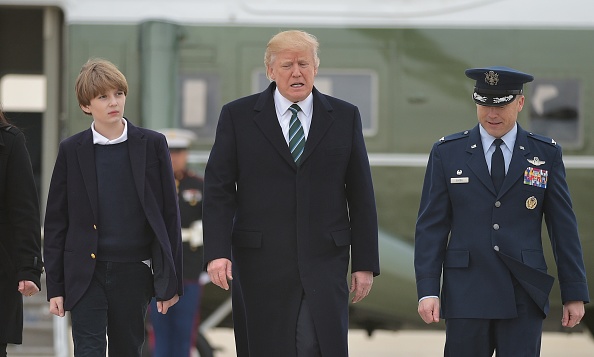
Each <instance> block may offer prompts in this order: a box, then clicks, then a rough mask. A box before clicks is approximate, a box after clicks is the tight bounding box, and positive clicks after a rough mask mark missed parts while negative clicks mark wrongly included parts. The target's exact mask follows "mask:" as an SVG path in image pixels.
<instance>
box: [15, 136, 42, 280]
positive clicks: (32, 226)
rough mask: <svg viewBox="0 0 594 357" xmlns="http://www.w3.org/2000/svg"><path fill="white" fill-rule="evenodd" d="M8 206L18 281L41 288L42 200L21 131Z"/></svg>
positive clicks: (16, 138)
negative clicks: (15, 251) (14, 243)
mask: <svg viewBox="0 0 594 357" xmlns="http://www.w3.org/2000/svg"><path fill="white" fill-rule="evenodd" d="M6 174H7V181H6V183H7V185H6V201H7V202H6V204H7V207H8V208H9V215H10V222H11V223H12V227H13V229H14V232H13V233H14V238H15V239H16V247H17V254H18V257H16V259H17V265H18V266H17V281H21V280H30V281H32V282H34V283H35V284H36V285H37V287H38V288H40V289H41V283H40V275H41V271H42V267H43V263H42V260H41V226H40V217H39V198H38V197H37V188H36V186H35V181H34V179H33V169H32V167H31V160H30V158H29V153H28V151H27V148H26V146H25V136H24V135H23V133H21V132H19V133H18V134H17V135H16V137H15V141H14V145H13V147H12V152H11V154H10V155H9V157H8V165H7V170H6Z"/></svg>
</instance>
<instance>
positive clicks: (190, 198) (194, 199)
mask: <svg viewBox="0 0 594 357" xmlns="http://www.w3.org/2000/svg"><path fill="white" fill-rule="evenodd" d="M182 197H183V199H184V201H186V202H188V204H189V205H190V206H196V204H198V202H200V201H202V191H200V190H196V189H189V190H183V191H182Z"/></svg>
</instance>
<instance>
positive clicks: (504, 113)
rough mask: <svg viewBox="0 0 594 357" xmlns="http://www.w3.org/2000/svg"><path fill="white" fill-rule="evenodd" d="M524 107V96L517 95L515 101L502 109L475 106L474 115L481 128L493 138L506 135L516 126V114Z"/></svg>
mask: <svg viewBox="0 0 594 357" xmlns="http://www.w3.org/2000/svg"><path fill="white" fill-rule="evenodd" d="M523 107H524V96H523V95H518V96H517V97H516V99H515V100H514V101H513V102H511V103H509V104H507V105H504V106H502V107H487V106H484V105H479V104H477V105H476V114H477V117H478V121H479V123H480V124H481V126H482V127H483V128H484V129H485V130H486V131H487V133H489V135H491V136H493V137H495V138H501V137H502V136H503V135H505V134H507V133H508V132H509V131H510V130H511V129H512V128H513V127H514V125H515V124H516V120H518V113H520V112H521V111H522V108H523Z"/></svg>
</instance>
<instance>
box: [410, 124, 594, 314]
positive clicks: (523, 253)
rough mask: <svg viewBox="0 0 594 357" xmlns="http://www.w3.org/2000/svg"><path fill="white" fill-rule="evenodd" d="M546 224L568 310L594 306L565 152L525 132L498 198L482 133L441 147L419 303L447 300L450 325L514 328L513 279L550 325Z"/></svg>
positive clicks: (421, 233)
mask: <svg viewBox="0 0 594 357" xmlns="http://www.w3.org/2000/svg"><path fill="white" fill-rule="evenodd" d="M543 216H544V219H545V221H546V226H547V229H548V233H549V237H550V240H551V245H552V249H553V253H554V256H555V260H556V265H557V276H558V279H559V285H560V288H561V298H562V301H563V303H565V302H567V301H585V302H587V301H588V300H589V297H588V286H587V283H586V273H585V268H584V261H583V257H582V250H581V244H580V239H579V236H578V231H577V222H576V217H575V214H574V212H573V209H572V204H571V198H570V194H569V189H568V186H567V182H566V180H565V167H564V164H563V160H562V150H561V147H560V146H559V145H558V144H556V143H555V141H554V140H551V139H549V138H546V137H542V136H539V135H535V134H533V133H529V132H526V131H525V130H523V129H522V128H521V127H520V126H519V125H518V131H517V138H516V142H515V145H514V148H513V154H512V159H511V162H510V165H509V168H508V172H507V175H506V176H505V180H504V182H503V185H502V187H501V189H500V192H499V193H498V194H497V193H496V191H495V187H494V186H493V183H492V180H491V176H490V174H489V170H488V168H487V163H486V160H485V155H484V151H483V146H482V143H481V137H480V132H479V127H478V125H477V126H476V127H474V128H473V129H472V130H469V131H465V132H461V133H458V134H453V135H451V136H448V137H445V138H442V139H441V140H440V141H439V142H437V143H435V144H434V146H433V149H432V150H431V154H430V156H429V163H428V165H427V172H426V176H425V183H424V186H423V193H422V198H421V204H420V210H419V216H418V221H417V229H416V235H415V270H416V279H417V291H418V296H419V298H421V297H424V296H439V295H440V291H441V317H442V318H445V319H448V318H482V319H507V318H514V317H517V311H516V303H515V297H514V287H513V279H512V276H513V277H514V278H515V279H516V280H517V281H518V282H519V283H520V285H521V286H522V287H523V288H524V289H525V290H526V292H527V293H528V294H529V295H530V297H531V298H532V299H533V300H534V301H535V302H536V304H537V305H538V306H539V307H540V309H541V310H542V311H543V317H544V316H546V314H547V313H548V309H549V302H548V297H549V293H550V289H551V287H552V284H553V280H554V279H553V277H552V276H550V275H549V274H547V264H546V262H545V256H544V253H543V246H542V240H541V233H542V232H541V227H542V220H543ZM442 269H443V285H442V287H441V290H440V279H441V278H442ZM510 273H511V274H510Z"/></svg>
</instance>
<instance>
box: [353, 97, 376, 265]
mask: <svg viewBox="0 0 594 357" xmlns="http://www.w3.org/2000/svg"><path fill="white" fill-rule="evenodd" d="M353 126H354V128H353V129H354V130H353V139H352V142H353V146H352V150H351V156H350V160H349V164H348V167H347V172H346V194H347V200H348V205H349V218H350V224H351V234H352V243H351V244H352V245H351V248H352V249H351V255H352V269H351V270H352V271H353V272H356V271H371V272H373V275H374V276H377V275H379V273H380V266H379V249H378V228H377V227H378V226H377V212H376V206H375V196H374V191H373V182H372V179H371V169H370V167H369V158H368V156H367V150H366V148H365V141H364V139H363V130H362V125H361V115H360V114H359V110H358V109H357V108H356V107H355V110H354V123H353Z"/></svg>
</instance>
